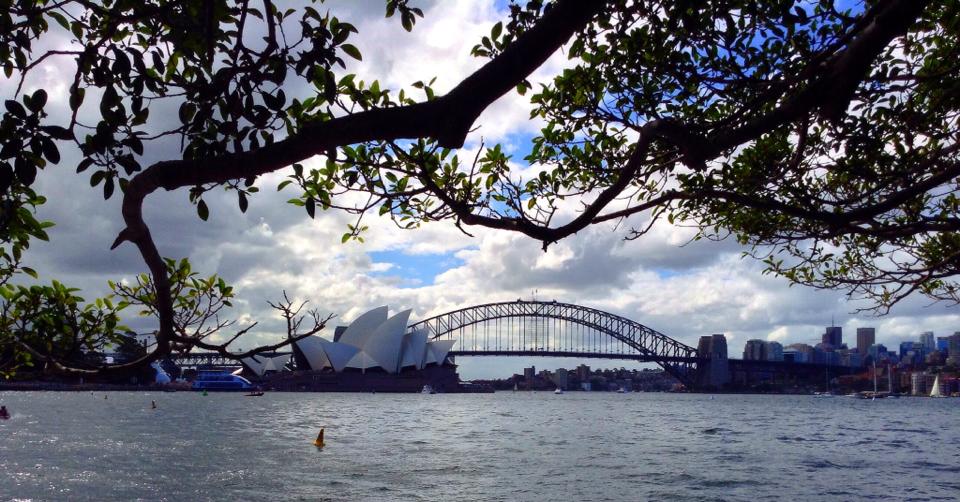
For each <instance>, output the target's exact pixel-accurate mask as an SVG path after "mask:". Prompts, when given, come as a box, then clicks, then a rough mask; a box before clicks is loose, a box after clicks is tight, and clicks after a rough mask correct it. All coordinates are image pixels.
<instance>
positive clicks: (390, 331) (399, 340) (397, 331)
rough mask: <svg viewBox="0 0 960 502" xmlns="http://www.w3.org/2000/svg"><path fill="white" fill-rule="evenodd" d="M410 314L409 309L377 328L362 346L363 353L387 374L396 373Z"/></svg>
mask: <svg viewBox="0 0 960 502" xmlns="http://www.w3.org/2000/svg"><path fill="white" fill-rule="evenodd" d="M410 312H411V310H409V309H408V310H404V311H403V312H400V313H399V314H397V315H395V316H393V317H391V318H390V319H387V321H386V322H384V323H383V324H381V325H380V326H377V329H376V331H374V332H373V333H372V334H371V335H370V337H369V338H368V339H367V342H366V344H365V345H364V346H363V351H364V352H365V353H366V354H367V355H369V356H370V357H372V358H373V359H374V360H375V361H377V362H378V363H379V366H380V367H381V368H383V369H385V370H387V372H388V373H396V372H397V369H398V365H399V364H400V349H401V347H402V345H403V334H404V332H406V330H407V321H408V320H409V319H410Z"/></svg>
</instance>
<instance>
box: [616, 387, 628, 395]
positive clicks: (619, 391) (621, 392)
mask: <svg viewBox="0 0 960 502" xmlns="http://www.w3.org/2000/svg"><path fill="white" fill-rule="evenodd" d="M626 392H627V389H624V388H623V387H620V388H619V389H617V394H626Z"/></svg>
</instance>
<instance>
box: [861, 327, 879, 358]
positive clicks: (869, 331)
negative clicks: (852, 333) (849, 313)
mask: <svg viewBox="0 0 960 502" xmlns="http://www.w3.org/2000/svg"><path fill="white" fill-rule="evenodd" d="M875 343H877V330H876V328H857V352H859V353H860V354H861V355H864V356H865V355H867V351H868V350H870V346H871V345H873V344H875Z"/></svg>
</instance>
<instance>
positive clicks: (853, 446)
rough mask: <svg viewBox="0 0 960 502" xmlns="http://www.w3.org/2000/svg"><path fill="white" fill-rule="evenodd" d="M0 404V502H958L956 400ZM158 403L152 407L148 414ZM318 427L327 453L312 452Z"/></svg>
mask: <svg viewBox="0 0 960 502" xmlns="http://www.w3.org/2000/svg"><path fill="white" fill-rule="evenodd" d="M104 395H105V394H104V393H98V394H95V395H91V394H83V393H53V392H50V393H43V392H37V393H33V392H21V393H11V392H6V393H0V403H2V404H5V405H7V407H8V408H9V409H10V410H11V411H12V412H13V418H12V419H11V420H6V421H0V499H3V500H7V499H21V498H23V499H34V500H65V499H69V500H103V499H121V500H132V499H147V500H157V499H169V500H205V499H214V500H224V499H242V500H256V499H262V500H278V499H294V500H296V499H300V500H316V499H330V500H781V499H785V500H795V499H801V500H816V499H837V500H856V499H874V498H883V499H896V500H934V499H941V500H956V498H957V495H958V494H960V475H958V466H960V446H958V445H960V426H958V419H960V399H939V400H936V399H921V398H914V399H899V400H889V399H888V400H878V401H872V402H871V401H860V400H854V399H844V398H835V399H822V400H820V399H813V398H811V397H807V396H741V395H718V396H709V395H678V394H643V393H639V394H637V393H634V394H613V393H574V392H569V393H567V394H564V395H561V396H556V395H553V394H552V393H543V392H540V393H528V392H517V393H512V392H507V393H497V394H459V395H456V394H450V395H442V394H436V395H420V394H402V395H388V394H293V393H290V394H285V393H272V394H271V393H268V394H267V395H265V396H263V397H258V398H253V397H244V396H241V395H238V394H211V395H209V396H207V397H203V396H201V395H199V394H195V393H188V392H179V393H152V394H151V393H107V394H106V395H108V397H109V398H108V399H106V400H104ZM151 400H156V402H157V405H158V408H157V409H155V410H154V409H150V401H151ZM320 427H325V428H326V440H327V447H326V448H324V449H323V450H318V449H317V448H315V447H314V446H313V445H312V444H311V443H312V441H313V439H314V438H315V436H316V433H317V431H318V429H319V428H320Z"/></svg>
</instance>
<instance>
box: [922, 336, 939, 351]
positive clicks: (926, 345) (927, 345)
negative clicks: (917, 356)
mask: <svg viewBox="0 0 960 502" xmlns="http://www.w3.org/2000/svg"><path fill="white" fill-rule="evenodd" d="M919 341H920V345H923V351H924V353H929V352H933V351H934V350H937V345H936V342H934V340H933V331H924V332H923V333H920V339H919Z"/></svg>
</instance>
